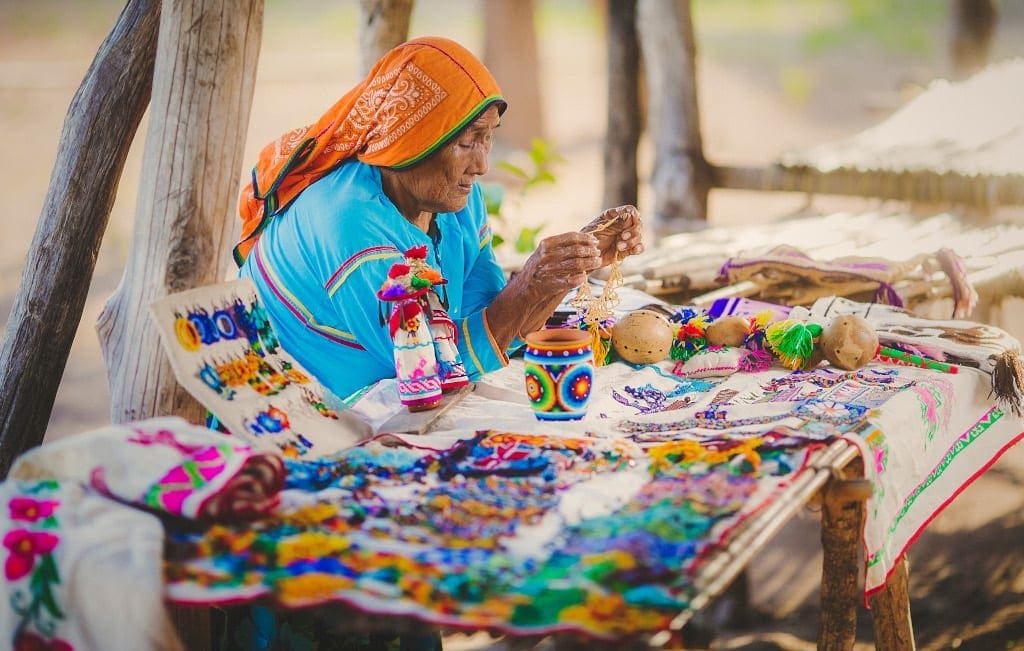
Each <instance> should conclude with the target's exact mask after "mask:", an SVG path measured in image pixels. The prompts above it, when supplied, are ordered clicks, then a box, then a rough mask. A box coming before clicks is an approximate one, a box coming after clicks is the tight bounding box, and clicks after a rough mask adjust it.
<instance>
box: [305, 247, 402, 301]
mask: <svg viewBox="0 0 1024 651" xmlns="http://www.w3.org/2000/svg"><path fill="white" fill-rule="evenodd" d="M400 257H402V255H401V253H399V251H398V249H396V248H395V247H393V246H371V247H370V248H368V249H363V250H362V251H358V252H356V253H354V254H353V255H352V257H350V258H349V259H348V260H345V262H343V263H341V266H340V267H338V270H337V271H335V272H334V274H332V275H331V277H330V279H328V281H327V283H326V284H325V285H324V289H326V290H327V295H328V296H334V293H335V292H337V291H338V288H340V287H341V286H342V285H343V284H344V283H345V281H346V280H348V277H349V276H351V275H352V272H354V271H355V270H356V269H358V268H359V265H361V264H363V263H364V262H369V261H370V260H388V259H390V258H400Z"/></svg>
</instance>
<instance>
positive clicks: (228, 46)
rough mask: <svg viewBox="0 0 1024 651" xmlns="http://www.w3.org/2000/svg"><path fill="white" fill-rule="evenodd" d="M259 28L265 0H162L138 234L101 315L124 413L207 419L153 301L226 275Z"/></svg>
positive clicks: (115, 406) (116, 402) (114, 388)
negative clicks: (174, 361) (161, 335)
mask: <svg viewBox="0 0 1024 651" xmlns="http://www.w3.org/2000/svg"><path fill="white" fill-rule="evenodd" d="M262 28H263V2H262V1H261V0H165V3H164V9H163V15H162V16H161V18H160V39H159V44H158V53H157V62H156V68H155V73H154V78H153V111H152V114H151V115H150V121H149V133H148V134H147V137H146V149H145V153H144V155H143V160H142V181H141V183H140V186H139V200H138V206H137V208H136V214H135V227H134V233H133V238H132V245H131V249H130V252H129V255H128V262H127V265H126V267H125V273H124V276H123V277H122V279H121V284H120V285H119V286H118V288H117V290H116V291H115V293H114V295H113V296H112V297H111V298H110V300H109V301H108V302H107V304H106V305H105V306H104V309H103V312H102V314H101V315H100V318H99V320H98V322H97V324H96V329H97V331H98V332H99V338H100V343H101V345H102V347H103V356H104V359H105V361H106V365H107V376H108V380H109V383H110V395H111V404H110V415H111V420H112V421H113V422H115V423H120V422H125V421H132V420H137V419H141V418H148V417H151V416H155V415H166V414H178V415H181V416H183V417H185V418H186V419H188V420H190V421H193V422H201V421H202V417H203V411H202V409H201V408H200V406H199V404H198V403H197V402H196V401H195V400H193V399H192V398H191V397H189V396H188V394H187V393H186V392H185V391H184V389H182V388H181V387H179V386H178V384H177V382H176V381H175V379H174V373H173V371H172V370H171V366H170V364H169V363H168V361H167V359H166V357H165V356H164V353H163V350H162V349H161V348H160V342H159V340H158V335H157V332H156V329H155V328H154V327H153V324H152V322H151V321H150V316H149V309H148V306H149V304H150V303H151V302H153V301H154V300H156V299H158V298H161V297H163V296H166V295H167V294H170V293H173V292H178V291H182V290H185V289H190V288H192V287H198V286H201V285H208V284H213V283H217V282H220V281H221V280H223V279H224V277H225V272H226V271H227V269H228V267H229V265H230V260H231V256H230V254H229V251H230V248H231V244H232V241H233V237H232V232H233V228H232V227H233V225H234V218H233V215H234V214H235V205H236V197H237V196H238V188H239V185H240V183H239V178H240V175H239V170H240V169H241V167H242V152H243V147H244V144H245V132H246V129H247V127H248V123H249V110H250V108H251V104H252V93H253V85H254V81H255V77H256V62H257V58H258V55H259V46H260V37H261V34H262Z"/></svg>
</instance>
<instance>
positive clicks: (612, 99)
mask: <svg viewBox="0 0 1024 651" xmlns="http://www.w3.org/2000/svg"><path fill="white" fill-rule="evenodd" d="M607 6H608V27H607V37H606V43H605V45H606V51H607V53H608V120H607V129H606V130H605V137H604V197H603V199H602V201H601V205H602V206H603V207H608V206H622V205H625V204H632V205H634V206H635V205H636V204H637V200H638V192H639V185H640V183H639V179H638V177H637V168H636V150H637V145H638V144H639V142H640V131H641V128H642V126H641V125H642V119H641V115H640V81H639V80H640V42H639V40H638V39H637V33H636V0H612V1H611V2H608V5H607Z"/></svg>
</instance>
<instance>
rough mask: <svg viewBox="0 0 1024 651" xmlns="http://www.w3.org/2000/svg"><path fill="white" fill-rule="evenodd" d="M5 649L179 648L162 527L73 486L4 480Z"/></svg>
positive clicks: (1, 634)
mask: <svg viewBox="0 0 1024 651" xmlns="http://www.w3.org/2000/svg"><path fill="white" fill-rule="evenodd" d="M0 536H2V540H3V545H2V546H0V558H2V559H3V563H4V581H0V603H2V606H0V647H2V648H4V649H18V650H20V649H53V650H55V651H72V650H73V649H82V650H88V649H153V650H166V651H178V650H179V649H181V648H182V647H181V645H180V644H179V643H178V638H177V635H176V634H175V632H174V627H173V626H172V625H171V623H170V621H169V620H168V618H167V614H166V610H165V607H164V595H163V577H162V575H161V563H160V559H161V555H162V553H163V529H162V528H161V526H160V522H159V520H157V518H156V517H154V516H153V515H150V514H148V513H145V512H143V511H140V510H137V509H131V508H127V507H126V506H124V505H123V504H119V503H118V502H115V501H113V500H110V499H107V498H105V497H102V496H100V495H98V494H96V493H95V492H93V491H90V490H89V489H88V488H86V487H84V486H82V485H80V484H77V483H74V482H63V483H61V482H56V481H51V480H37V481H31V480H25V481H22V480H14V479H9V480H8V481H6V482H4V483H3V484H0Z"/></svg>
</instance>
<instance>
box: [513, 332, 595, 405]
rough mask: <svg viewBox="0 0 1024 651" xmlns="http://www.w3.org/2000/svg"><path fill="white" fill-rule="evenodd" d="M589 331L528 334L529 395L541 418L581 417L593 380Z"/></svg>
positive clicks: (525, 356) (527, 386) (526, 357)
mask: <svg viewBox="0 0 1024 651" xmlns="http://www.w3.org/2000/svg"><path fill="white" fill-rule="evenodd" d="M590 341H591V340H590V333H588V332H587V331H585V330H577V329H575V328H552V329H549V330H538V331H537V332H532V333H530V334H528V335H526V349H525V352H524V354H523V359H524V361H525V362H526V369H525V373H526V395H527V397H529V399H530V405H531V406H532V407H533V413H534V415H535V416H536V417H537V418H538V419H539V420H579V419H581V418H583V417H584V416H585V415H586V413H587V402H589V400H590V387H591V385H592V384H593V382H594V353H593V350H592V349H591V344H590Z"/></svg>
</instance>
